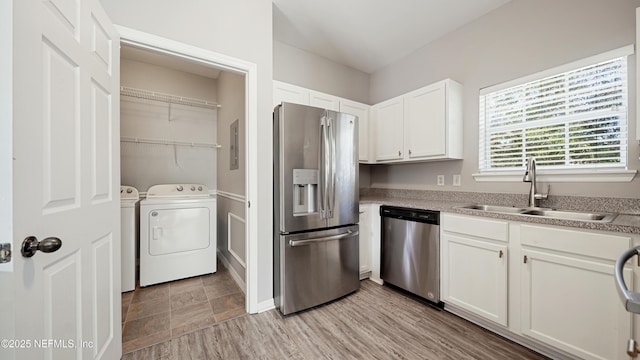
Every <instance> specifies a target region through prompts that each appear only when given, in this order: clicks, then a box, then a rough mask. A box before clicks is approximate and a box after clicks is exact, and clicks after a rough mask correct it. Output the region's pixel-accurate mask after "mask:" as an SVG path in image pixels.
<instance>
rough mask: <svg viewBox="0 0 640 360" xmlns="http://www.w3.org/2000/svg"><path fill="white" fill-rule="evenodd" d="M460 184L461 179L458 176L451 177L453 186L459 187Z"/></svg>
mask: <svg viewBox="0 0 640 360" xmlns="http://www.w3.org/2000/svg"><path fill="white" fill-rule="evenodd" d="M461 183H462V179H461V178H460V174H457V175H453V186H460V185H461Z"/></svg>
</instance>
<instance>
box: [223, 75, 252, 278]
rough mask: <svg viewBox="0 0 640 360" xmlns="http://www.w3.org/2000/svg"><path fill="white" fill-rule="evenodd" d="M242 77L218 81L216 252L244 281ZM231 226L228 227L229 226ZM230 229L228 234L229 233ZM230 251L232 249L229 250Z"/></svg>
mask: <svg viewBox="0 0 640 360" xmlns="http://www.w3.org/2000/svg"><path fill="white" fill-rule="evenodd" d="M244 81H245V79H244V76H242V75H238V74H234V73H230V72H222V73H221V74H220V77H219V78H218V95H219V96H218V101H219V102H220V104H221V105H222V108H221V109H220V111H219V113H218V115H219V116H218V142H219V143H220V145H222V148H220V149H219V150H218V190H219V192H218V202H217V206H218V211H217V213H218V228H217V234H218V237H217V239H218V251H219V252H220V253H221V254H222V256H223V257H224V258H225V259H226V260H227V262H228V263H229V265H230V266H231V268H232V269H231V270H232V271H234V272H235V273H236V274H237V275H238V277H239V278H240V279H242V281H245V279H246V256H245V250H246V247H245V245H246V234H245V232H244V223H243V221H244V220H245V219H246V217H245V209H246V205H245V202H244V201H242V199H243V197H244V195H245V170H246V164H247V163H246V154H245V120H246V118H245V111H244V109H245V104H244V98H245V85H244ZM236 120H238V132H239V135H238V141H239V143H238V149H239V151H240V152H239V161H238V169H234V170H231V169H230V143H231V133H230V126H231V124H232V123H233V122H234V121H236ZM229 225H231V226H229ZM230 229H231V231H230ZM229 249H231V250H229Z"/></svg>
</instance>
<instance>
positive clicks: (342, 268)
mask: <svg viewBox="0 0 640 360" xmlns="http://www.w3.org/2000/svg"><path fill="white" fill-rule="evenodd" d="M276 252H277V253H276V259H275V260H276V269H275V271H276V276H275V278H274V280H275V289H274V290H275V291H274V292H275V295H276V296H275V298H276V307H278V309H279V310H280V312H282V314H284V315H287V314H290V313H294V312H296V311H300V310H304V309H308V308H310V307H313V306H316V305H320V304H323V303H326V302H328V301H331V300H334V299H337V298H339V297H342V296H344V295H347V294H349V293H351V292H353V291H356V290H358V288H359V287H360V280H359V275H360V272H359V269H360V263H359V262H360V256H359V234H358V225H353V226H347V227H342V228H338V229H331V230H322V231H316V232H306V233H302V234H294V235H281V236H280V237H279V243H278V244H276Z"/></svg>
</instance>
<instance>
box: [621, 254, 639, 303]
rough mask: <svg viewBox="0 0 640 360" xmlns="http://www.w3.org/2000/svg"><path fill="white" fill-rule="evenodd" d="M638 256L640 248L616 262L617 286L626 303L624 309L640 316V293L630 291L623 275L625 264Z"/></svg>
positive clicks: (623, 255) (622, 256)
mask: <svg viewBox="0 0 640 360" xmlns="http://www.w3.org/2000/svg"><path fill="white" fill-rule="evenodd" d="M636 255H637V256H640V246H637V247H634V248H631V249H629V250H627V251H625V252H623V253H622V254H621V255H620V257H619V258H618V260H617V261H616V285H617V288H618V294H619V295H620V298H621V299H622V301H623V302H624V308H625V309H626V310H627V311H629V312H632V313H636V314H640V293H634V292H631V291H629V288H628V287H627V284H625V282H624V277H623V275H622V271H623V270H624V264H625V263H626V262H627V261H628V260H629V259H631V258H632V257H634V256H636Z"/></svg>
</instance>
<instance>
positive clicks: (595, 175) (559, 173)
mask: <svg viewBox="0 0 640 360" xmlns="http://www.w3.org/2000/svg"><path fill="white" fill-rule="evenodd" d="M637 172H638V171H637V170H618V169H616V170H612V169H607V170H585V171H579V170H551V171H549V170H548V171H544V170H540V171H538V173H537V174H536V176H537V179H536V180H537V181H539V182H603V183H611V182H630V181H631V180H633V178H634V177H635V176H636V173H637ZM472 176H473V178H474V179H475V180H476V181H483V182H485V181H486V182H489V181H492V182H522V177H523V176H524V171H506V172H487V173H476V174H472Z"/></svg>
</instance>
